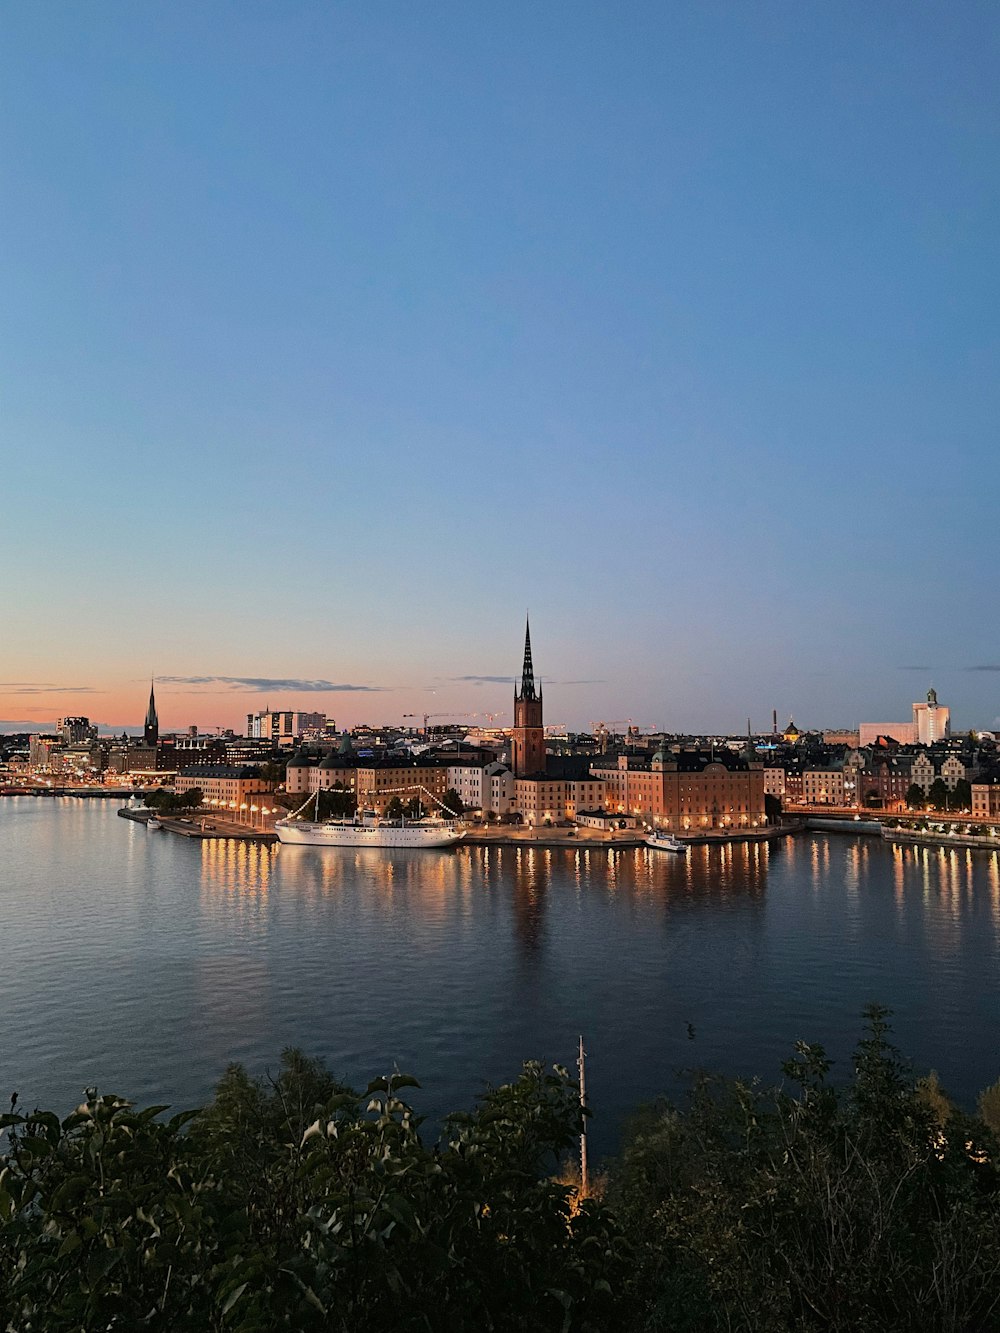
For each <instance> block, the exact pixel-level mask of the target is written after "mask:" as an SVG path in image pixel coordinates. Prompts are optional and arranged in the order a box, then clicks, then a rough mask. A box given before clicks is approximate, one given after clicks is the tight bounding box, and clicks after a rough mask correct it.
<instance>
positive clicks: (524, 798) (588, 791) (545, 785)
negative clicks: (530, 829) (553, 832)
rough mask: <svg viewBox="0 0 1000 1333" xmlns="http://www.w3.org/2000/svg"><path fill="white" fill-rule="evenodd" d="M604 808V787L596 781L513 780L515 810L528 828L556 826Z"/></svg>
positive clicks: (557, 779)
mask: <svg viewBox="0 0 1000 1333" xmlns="http://www.w3.org/2000/svg"><path fill="white" fill-rule="evenodd" d="M603 805H604V783H603V782H601V781H600V780H599V779H597V778H594V777H590V778H583V779H576V778H549V777H544V778H543V777H532V778H515V779H514V809H515V810H517V811H519V813H520V815H521V817H522V819H523V820H524V822H525V823H526V824H557V823H559V822H560V821H562V820H566V819H575V818H576V817H577V815H578V814H579V813H580V811H581V810H600V809H601V808H602V807H603Z"/></svg>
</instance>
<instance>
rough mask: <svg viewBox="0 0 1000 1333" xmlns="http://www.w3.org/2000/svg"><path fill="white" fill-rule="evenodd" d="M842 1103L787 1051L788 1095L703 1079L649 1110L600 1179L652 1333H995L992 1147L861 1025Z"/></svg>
mask: <svg viewBox="0 0 1000 1333" xmlns="http://www.w3.org/2000/svg"><path fill="white" fill-rule="evenodd" d="M867 1021H868V1026H867V1030H866V1033H865V1035H864V1037H863V1039H862V1040H861V1042H860V1044H859V1046H858V1048H857V1052H856V1054H855V1058H854V1077H853V1080H852V1081H851V1082H850V1083H849V1084H848V1085H847V1086H846V1087H836V1086H834V1085H833V1084H831V1082H830V1079H829V1068H830V1066H829V1062H828V1061H827V1059H826V1057H825V1055H824V1053H823V1050H822V1048H821V1047H819V1046H809V1045H806V1044H804V1043H803V1044H800V1045H799V1046H798V1047H797V1050H796V1054H795V1057H794V1058H793V1059H792V1060H790V1061H789V1062H788V1063H787V1064H786V1065H785V1067H784V1072H785V1076H786V1080H787V1082H786V1083H785V1085H784V1086H783V1087H781V1088H779V1089H770V1090H768V1089H765V1088H763V1087H762V1086H760V1085H759V1084H757V1083H755V1082H750V1083H748V1082H744V1081H740V1080H721V1079H714V1078H708V1077H705V1076H701V1077H699V1078H698V1079H697V1080H696V1083H695V1086H694V1089H693V1094H692V1099H691V1104H690V1107H689V1109H688V1110H687V1111H685V1112H683V1113H681V1112H680V1111H678V1110H676V1109H674V1108H673V1107H671V1106H668V1105H665V1104H663V1105H659V1106H655V1107H651V1108H648V1109H647V1110H646V1111H644V1112H643V1113H642V1114H641V1115H640V1116H639V1117H637V1119H636V1121H635V1123H634V1124H633V1126H632V1129H631V1132H630V1134H629V1135H628V1138H627V1142H626V1146H625V1150H624V1153H623V1157H622V1161H621V1163H620V1164H619V1168H618V1171H617V1172H616V1173H615V1174H614V1175H613V1177H612V1182H613V1184H612V1191H613V1192H612V1195H611V1200H610V1201H611V1204H612V1206H613V1207H614V1208H615V1209H616V1211H617V1214H618V1217H619V1220H620V1221H621V1222H622V1223H623V1224H624V1227H625V1231H626V1235H627V1236H628V1237H629V1238H630V1240H631V1241H632V1243H633V1246H634V1250H635V1255H636V1263H637V1271H636V1279H635V1290H636V1292H637V1294H638V1295H640V1296H641V1297H642V1299H643V1302H644V1310H643V1313H642V1315H641V1317H640V1320H639V1323H640V1325H641V1326H643V1327H646V1328H649V1329H656V1330H658V1329H670V1330H673V1331H674V1333H681V1331H682V1330H692V1331H693V1330H699V1333H700V1331H701V1330H712V1329H725V1330H733V1331H735V1330H745V1333H751V1330H752V1331H753V1333H771V1331H775V1333H777V1330H789V1329H796V1330H812V1329H816V1330H819V1329H823V1330H844V1333H847V1330H850V1331H851V1333H876V1331H885V1333H888V1331H889V1330H892V1331H893V1333H904V1331H910V1330H912V1333H927V1330H934V1331H935V1333H959V1330H961V1331H962V1333H973V1330H975V1333H987V1330H995V1329H1000V1194H998V1179H997V1172H996V1170H995V1168H994V1166H993V1162H994V1161H997V1160H1000V1159H998V1157H997V1152H998V1145H997V1142H996V1140H995V1139H994V1138H993V1135H992V1133H991V1132H990V1130H989V1129H988V1128H987V1126H986V1125H985V1124H984V1123H983V1122H982V1121H972V1120H967V1119H965V1118H963V1117H962V1116H961V1115H960V1114H959V1113H958V1112H957V1111H956V1110H955V1108H953V1107H952V1106H951V1105H950V1104H949V1103H948V1101H947V1099H946V1098H945V1097H944V1096H943V1094H942V1093H941V1091H940V1089H939V1087H938V1085H937V1080H936V1076H932V1077H931V1078H928V1079H926V1080H921V1081H920V1082H914V1080H913V1079H912V1077H910V1076H909V1074H908V1072H907V1070H906V1069H905V1067H904V1066H903V1064H902V1063H901V1061H900V1059H899V1056H898V1054H897V1052H896V1051H895V1049H894V1048H893V1046H892V1045H891V1044H890V1043H889V1040H888V1035H887V1028H886V1022H885V1012H884V1011H882V1010H879V1009H871V1010H869V1011H868V1015H867Z"/></svg>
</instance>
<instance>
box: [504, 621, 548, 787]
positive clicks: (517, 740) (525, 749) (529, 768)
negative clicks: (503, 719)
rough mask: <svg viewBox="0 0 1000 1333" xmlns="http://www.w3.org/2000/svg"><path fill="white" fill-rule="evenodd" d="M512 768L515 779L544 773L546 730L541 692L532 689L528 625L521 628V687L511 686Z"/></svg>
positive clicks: (533, 682)
mask: <svg viewBox="0 0 1000 1333" xmlns="http://www.w3.org/2000/svg"><path fill="white" fill-rule="evenodd" d="M510 766H511V771H512V772H513V774H514V776H515V777H516V778H527V777H534V776H536V775H537V774H540V773H544V772H545V731H544V729H543V727H542V691H541V687H539V689H538V690H537V691H536V689H535V671H534V668H533V667H532V665H531V627H530V626H529V625H528V624H527V623H525V627H524V666H523V668H522V670H521V690H520V693H518V691H517V688H516V687H515V689H514V737H513V745H512V747H511V765H510Z"/></svg>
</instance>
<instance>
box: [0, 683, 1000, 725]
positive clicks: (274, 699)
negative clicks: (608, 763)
mask: <svg viewBox="0 0 1000 1333" xmlns="http://www.w3.org/2000/svg"><path fill="white" fill-rule="evenodd" d="M901 670H902V671H903V672H905V673H906V675H907V676H909V677H911V678H912V677H913V676H914V673H917V674H919V670H920V669H919V668H902V669H901ZM940 674H942V675H945V676H948V675H949V674H951V673H940ZM224 679H225V680H226V681H228V682H229V684H228V686H227V687H226V688H225V689H224V690H223V689H219V690H211V689H210V692H209V696H208V698H213V699H215V700H216V701H218V700H219V699H224V700H227V701H228V702H227V704H218V703H217V704H216V706H214V708H213V707H212V706H211V705H210V704H209V703H208V702H207V699H206V696H203V695H202V696H199V695H198V694H192V693H190V692H188V691H185V690H180V691H177V692H174V691H172V690H171V688H170V686H171V684H177V682H172V681H171V679H170V678H169V677H156V678H155V684H156V701H157V707H158V709H159V711H160V713H161V715H163V716H164V717H165V719H166V720H165V721H164V723H163V724H162V729H163V731H164V732H165V733H167V732H180V731H183V730H185V729H187V728H188V727H189V726H192V725H194V726H197V727H198V728H199V729H200V730H202V731H205V732H211V731H216V730H218V731H221V730H223V729H230V730H233V731H235V732H236V733H237V734H242V733H243V731H244V729H245V725H246V719H247V716H248V711H252V712H265V711H273V712H279V711H282V712H283V711H288V710H291V711H302V712H324V713H326V714H327V716H329V717H331V718H333V719H334V720H336V721H337V723H338V726H339V727H341V728H342V729H350V728H352V727H354V726H358V725H362V724H364V723H371V724H373V725H391V724H392V723H393V722H397V723H398V724H399V726H400V728H401V729H405V728H407V727H410V728H416V727H418V726H420V725H421V721H422V718H423V716H425V715H428V716H429V717H430V718H431V719H433V720H434V722H440V723H441V724H444V725H449V724H451V723H455V724H459V725H461V724H462V723H463V721H465V722H466V724H467V725H468V726H469V727H475V726H486V725H496V726H497V727H500V728H504V729H509V728H511V727H512V726H513V724H514V710H513V708H512V707H511V706H510V702H511V700H510V693H511V690H512V689H515V688H516V687H517V685H518V682H519V679H520V677H518V676H515V675H511V676H509V677H500V676H489V677H486V676H481V677H476V678H474V680H475V682H476V683H475V684H472V683H470V682H469V681H468V679H467V681H466V694H465V699H466V701H467V702H468V701H469V696H468V691H469V690H470V689H479V688H485V691H486V694H487V698H483V697H482V696H480V697H479V698H477V699H474V700H472V702H474V703H476V704H478V707H475V708H468V709H465V708H462V709H455V710H450V709H448V708H447V707H446V704H447V693H446V691H447V686H446V684H445V683H444V682H440V683H438V684H436V685H425V686H423V687H420V689H418V690H409V691H408V690H404V689H399V690H392V689H391V688H388V687H380V686H371V687H368V688H359V687H353V688H352V689H351V690H349V691H347V692H346V694H347V695H348V696H349V695H350V694H351V693H354V694H360V695H361V697H362V698H364V699H367V700H371V701H372V702H370V703H369V704H367V705H366V704H357V705H355V706H354V707H353V708H352V707H351V706H350V704H348V705H347V707H346V708H344V707H342V706H341V704H340V703H338V702H336V700H337V699H338V698H340V697H341V696H342V695H343V694H344V693H345V692H344V691H340V690H337V689H336V688H335V687H333V686H331V688H330V689H329V690H326V689H322V688H320V687H321V686H322V685H323V683H324V682H323V681H322V680H321V679H319V678H315V679H312V680H311V681H309V682H308V684H309V686H310V688H309V690H307V691H306V692H304V693H296V692H295V691H294V690H288V689H287V688H286V689H278V688H276V687H277V686H278V685H282V686H285V687H288V686H290V685H291V684H292V683H293V682H291V681H289V680H288V679H287V678H284V679H282V680H273V681H267V680H265V679H264V678H253V679H252V681H251V678H245V677H226V678H224ZM538 679H539V682H540V684H542V685H544V684H545V677H544V676H542V675H541V674H539V677H538ZM201 683H202V684H203V685H207V686H211V685H212V682H209V681H202V682H201ZM595 683H596V682H586V681H560V680H559V679H554V678H549V680H548V685H549V687H550V688H551V689H553V690H554V691H556V692H557V693H558V691H559V690H560V689H561V688H569V689H570V690H571V691H572V688H574V687H578V686H584V685H588V684H595ZM601 683H602V684H603V682H601ZM249 684H252V686H253V692H246V687H247V686H248V685H249ZM149 685H150V682H149V681H148V680H147V681H146V682H144V684H143V691H144V697H145V692H148V690H149ZM268 686H270V687H271V688H267V687H268ZM452 688H453V689H454V688H455V687H452ZM45 689H46V690H54V689H55V687H53V686H46V687H45ZM108 693H109V692H107V691H103V690H94V691H88V692H83V693H79V692H78V693H73V694H70V693H67V694H62V693H58V694H56V695H54V697H58V698H64V699H66V700H68V701H69V702H71V703H75V704H77V705H79V707H77V708H73V707H69V706H67V707H65V708H60V709H58V710H57V712H56V713H54V714H53V717H52V718H50V719H48V720H44V719H41V718H39V717H37V716H36V717H31V718H28V717H25V718H10V719H3V718H0V732H3V731H6V732H10V731H20V730H51V729H52V728H54V726H55V719H56V717H57V716H67V715H71V714H73V713H75V712H79V713H84V712H85V710H89V711H86V716H88V717H90V718H91V719H92V720H93V721H94V725H96V726H97V727H98V728H99V729H100V730H101V732H102V734H115V733H116V732H121V731H123V730H131V731H140V732H141V730H142V727H143V722H142V719H141V718H140V719H139V720H138V721H136V720H135V719H132V718H125V717H122V718H119V719H117V720H115V721H108V720H106V719H103V718H100V719H99V718H97V717H96V714H94V710H93V707H92V704H93V701H94V700H97V699H100V698H101V697H102V696H104V697H106V696H107V694H108ZM914 693H915V697H913V698H911V699H909V701H905V702H904V700H903V697H902V695H901V694H900V695H899V698H898V699H897V700H896V702H894V703H892V704H891V705H890V706H889V708H888V709H887V710H886V709H884V710H883V711H882V712H881V713H879V712H878V710H877V709H872V708H867V709H866V708H865V706H864V701H863V700H862V701H860V702H858V703H857V705H856V707H857V708H860V709H861V713H860V714H859V715H857V716H853V717H851V718H847V719H845V718H839V719H832V720H831V719H818V720H817V719H815V718H813V717H812V716H811V715H810V713H809V712H804V711H803V710H802V709H799V710H797V716H796V710H795V709H794V708H793V709H784V710H783V709H782V708H781V707H780V706H777V705H775V709H776V711H777V715H778V716H777V720H778V724H779V729H781V728H782V727H783V726H784V723H785V722H786V721H787V720H788V719H789V718H791V717H795V718H796V720H797V721H798V722H799V724H800V725H801V726H804V727H805V728H806V729H807V730H813V731H820V730H830V729H835V728H837V727H844V728H848V729H854V730H857V728H858V726H860V725H862V724H864V723H868V724H869V725H871V724H872V723H874V722H880V723H886V724H888V723H889V722H890V721H891V719H892V718H893V717H895V716H896V715H897V714H898V715H899V717H900V718H902V717H903V714H904V713H905V714H907V715H909V713H910V711H911V709H912V708H913V707H915V706H917V705H919V704H922V701H923V697H924V692H923V691H920V690H918V691H915V692H914ZM178 695H179V696H180V697H182V698H184V699H186V700H189V701H191V700H194V701H196V702H195V709H196V710H197V709H198V708H200V713H197V715H196V713H195V712H192V711H191V709H188V711H187V712H185V713H183V714H182V712H181V706H180V705H177V704H176V703H173V700H174V699H176V697H177V696H178ZM265 696H267V698H266V701H265ZM331 698H332V699H333V700H334V701H335V702H334V704H333V706H332V707H331V706H329V705H328V704H327V702H326V701H327V700H329V699H331ZM164 699H166V700H168V701H171V702H169V703H168V704H167V707H166V708H164V706H163V700H164ZM376 700H377V701H379V702H375V701H376ZM428 700H429V702H428ZM393 701H395V702H398V703H399V704H400V705H402V706H401V708H400V710H399V711H398V712H397V711H394V707H395V706H394V702H393ZM606 701H607V702H609V703H611V704H612V705H613V704H614V695H613V692H611V693H610V694H608V695H607V696H606ZM942 702H944V700H943V699H942ZM947 702H948V704H949V707H950V708H951V712H952V713H954V711H955V710H954V708H953V707H952V706H951V705H952V701H951V698H950V697H949V699H948V701H947ZM146 703H148V700H146V702H145V703H144V704H143V709H145V707H146ZM502 703H505V704H506V705H508V706H507V707H502V706H501V704H502ZM248 705H249V706H250V707H249V710H248ZM410 705H412V707H411V706H410ZM184 707H185V708H186V707H187V705H184ZM556 711H557V712H558V713H559V715H560V716H559V720H558V721H554V722H552V723H549V722H548V721H547V722H546V726H547V727H553V726H565V727H566V728H567V729H569V730H572V731H588V730H590V729H591V728H592V727H593V726H594V725H595V724H596V723H597V722H599V721H605V722H607V723H608V725H611V726H618V728H619V730H621V731H624V729H625V725H626V723H629V722H630V723H634V725H636V726H637V727H640V728H643V729H646V730H657V731H666V732H670V733H674V734H688V735H711V734H718V735H726V734H728V735H738V734H743V732H744V731H745V728H746V723H747V720H748V719H747V717H746V716H737V717H735V718H734V719H733V720H732V723H731V725H728V726H715V725H706V726H685V725H682V724H678V725H673V724H672V723H671V722H670V721H669V720H664V719H663V718H660V719H656V720H653V719H649V720H646V719H643V718H639V717H634V718H621V717H618V716H616V715H615V713H614V709H613V707H612V708H611V709H610V710H609V709H608V708H605V709H604V711H603V713H601V714H600V715H598V714H597V713H594V714H593V716H589V717H586V718H585V717H584V716H583V714H580V715H579V716H577V717H573V716H569V714H570V713H571V710H570V709H569V708H561V709H559V708H557V709H556ZM765 711H766V717H765V716H758V717H756V718H755V717H754V716H753V714H750V715H749V721H750V722H751V725H752V728H753V731H754V733H755V734H759V735H763V734H766V733H769V732H770V731H771V729H772V721H773V719H772V712H773V711H775V710H774V709H767V710H765ZM223 713H224V714H225V716H224V717H223V716H221V714H223ZM210 714H211V717H210ZM564 714H565V715H566V716H563V715H564ZM217 715H218V716H217ZM212 719H214V720H212ZM991 726H1000V716H995V717H993V718H990V719H988V720H982V719H975V718H973V719H971V720H968V719H966V718H965V717H964V716H963V715H962V714H961V713H960V715H959V719H958V721H957V722H956V723H955V724H954V730H956V731H963V730H969V729H970V728H979V729H990V727H991Z"/></svg>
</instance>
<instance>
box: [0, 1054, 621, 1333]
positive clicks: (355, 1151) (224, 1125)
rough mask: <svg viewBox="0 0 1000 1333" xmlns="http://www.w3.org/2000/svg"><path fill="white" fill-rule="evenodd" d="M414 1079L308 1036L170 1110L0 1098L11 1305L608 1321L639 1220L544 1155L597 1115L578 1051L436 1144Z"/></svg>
mask: <svg viewBox="0 0 1000 1333" xmlns="http://www.w3.org/2000/svg"><path fill="white" fill-rule="evenodd" d="M414 1085H415V1081H414V1080H413V1079H410V1078H408V1077H405V1076H396V1077H393V1078H390V1079H378V1080H376V1081H375V1082H374V1083H372V1084H371V1086H370V1087H369V1089H368V1091H367V1093H366V1094H365V1096H364V1097H363V1098H359V1097H358V1095H357V1094H356V1093H353V1092H351V1091H350V1090H348V1089H345V1088H343V1087H341V1086H339V1085H337V1084H336V1083H335V1082H334V1081H333V1080H332V1079H331V1078H330V1077H329V1075H327V1074H325V1072H324V1071H323V1070H322V1069H321V1068H320V1067H319V1066H317V1065H315V1064H313V1063H312V1062H310V1061H308V1060H305V1059H304V1058H303V1057H302V1056H301V1055H299V1054H298V1053H295V1052H288V1053H286V1056H285V1058H284V1063H283V1068H282V1071H281V1074H280V1075H279V1076H278V1078H277V1079H275V1080H274V1082H273V1083H272V1084H264V1083H261V1082H254V1081H252V1080H250V1079H248V1078H247V1076H246V1074H245V1073H244V1072H243V1071H242V1070H241V1069H240V1068H239V1067H235V1068H233V1069H231V1070H230V1071H229V1073H228V1074H227V1076H226V1078H225V1079H224V1080H223V1082H222V1084H221V1085H220V1088H219V1092H218V1095H217V1097H216V1100H215V1102H214V1103H213V1105H212V1106H211V1107H209V1108H208V1109H207V1110H206V1111H204V1112H201V1113H198V1112H189V1113H186V1114H184V1115H179V1116H174V1117H173V1118H172V1119H169V1120H167V1121H163V1120H162V1119H161V1118H159V1117H160V1114H161V1113H162V1112H163V1111H164V1110H165V1108H163V1107H150V1108H148V1109H146V1110H143V1111H136V1110H134V1109H133V1108H132V1106H130V1105H129V1103H127V1102H125V1101H123V1100H122V1099H121V1098H118V1097H113V1096H98V1095H97V1094H96V1093H90V1094H88V1098H87V1100H86V1102H85V1103H84V1104H83V1105H82V1106H81V1107H79V1108H78V1110H77V1111H76V1112H75V1113H74V1114H73V1115H71V1116H70V1117H68V1119H65V1120H63V1121H60V1120H59V1119H58V1117H57V1116H55V1115H53V1114H52V1113H50V1112H35V1113H33V1114H31V1115H27V1116H20V1115H17V1114H14V1113H12V1114H10V1115H7V1116H4V1117H0V1126H3V1127H5V1128H7V1129H8V1131H9V1144H8V1149H7V1152H6V1155H5V1157H4V1159H3V1161H2V1165H3V1169H2V1172H0V1312H2V1315H0V1327H3V1328H5V1329H8V1330H11V1331H12V1333H13V1331H14V1330H16V1333H33V1331H34V1330H46V1333H47V1331H48V1330H53V1331H54V1330H81V1331H83V1330H86V1333H91V1331H92V1330H98V1329H156V1330H171V1331H173V1330H199V1333H201V1331H202V1330H216V1329H219V1330H222V1329H226V1330H236V1329H239V1330H245V1331H247V1333H249V1331H250V1330H260V1331H261V1333H263V1331H264V1330H271V1329H280V1328H288V1329H296V1330H297V1329H303V1330H307V1329H310V1328H316V1329H324V1330H327V1329H330V1330H354V1329H360V1328H362V1327H366V1326H371V1327H377V1326H379V1324H380V1323H381V1324H382V1325H383V1326H385V1327H388V1326H390V1324H391V1325H392V1326H394V1327H396V1328H401V1329H434V1330H439V1329H440V1330H450V1329H456V1330H458V1329H468V1328H481V1329H515V1328H521V1329H529V1330H532V1329H538V1330H549V1329H553V1330H561V1329H580V1330H586V1329H594V1330H597V1329H605V1328H608V1327H609V1326H610V1324H611V1323H612V1322H613V1320H614V1319H615V1317H616V1313H615V1312H616V1311H620V1310H622V1309H623V1308H624V1304H623V1302H624V1300H625V1295H624V1291H623V1287H622V1281H623V1277H624V1267H623V1260H622V1256H621V1240H620V1237H619V1235H618V1233H617V1232H616V1229H615V1228H614V1226H613V1224H612V1222H611V1219H610V1215H609V1214H608V1213H607V1211H606V1210H605V1209H603V1208H602V1207H601V1206H600V1205H597V1204H591V1203H588V1204H584V1205H583V1206H582V1207H581V1208H579V1209H578V1210H577V1209H571V1207H570V1192H569V1191H568V1190H567V1189H566V1188H564V1187H563V1186H560V1185H558V1184H556V1183H554V1182H553V1181H551V1180H549V1179H546V1178H545V1175H544V1173H545V1171H546V1170H547V1169H551V1167H552V1166H553V1165H554V1164H555V1162H556V1159H557V1158H558V1156H559V1155H560V1154H562V1153H563V1152H564V1151H565V1150H566V1149H567V1148H568V1147H569V1146H570V1145H571V1144H572V1143H573V1141H574V1139H575V1136H576V1135H577V1134H578V1133H579V1128H580V1120H579V1117H580V1110H579V1104H578V1099H577V1095H576V1088H575V1086H574V1085H573V1084H572V1083H570V1081H569V1079H568V1077H567V1075H566V1073H565V1071H563V1070H556V1071H555V1072H553V1073H546V1072H545V1071H544V1069H543V1068H542V1066H541V1065H538V1064H527V1065H525V1066H524V1069H523V1071H522V1074H521V1076H520V1078H519V1079H518V1080H517V1081H516V1082H514V1083H512V1084H510V1085H507V1086H504V1087H501V1088H498V1089H496V1090H495V1091H493V1092H491V1093H490V1094H489V1095H487V1096H486V1097H485V1098H484V1099H483V1100H482V1102H481V1103H480V1104H479V1106H478V1107H477V1109H476V1110H475V1111H473V1112H471V1113H469V1114H464V1115H455V1116H452V1117H450V1118H449V1120H448V1122H447V1128H446V1132H445V1134H444V1136H443V1138H442V1141H441V1142H440V1143H438V1144H436V1145H433V1146H427V1145H425V1144H424V1143H423V1141H422V1140H421V1137H420V1133H419V1124H420V1122H419V1118H418V1117H416V1116H415V1115H414V1113H413V1112H412V1110H411V1109H410V1108H409V1107H408V1106H407V1105H406V1103H405V1102H404V1101H402V1100H401V1098H400V1096H399V1094H400V1092H401V1091H403V1090H404V1089H405V1088H406V1087H408V1086H414Z"/></svg>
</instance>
